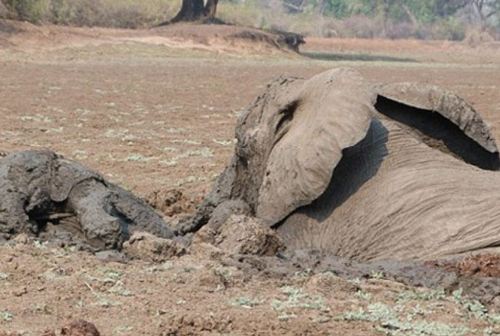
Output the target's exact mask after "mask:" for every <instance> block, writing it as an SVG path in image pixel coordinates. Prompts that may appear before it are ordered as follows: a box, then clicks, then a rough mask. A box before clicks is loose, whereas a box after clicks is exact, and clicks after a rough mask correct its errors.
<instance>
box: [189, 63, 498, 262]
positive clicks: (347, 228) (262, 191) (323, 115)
mask: <svg viewBox="0 0 500 336" xmlns="http://www.w3.org/2000/svg"><path fill="white" fill-rule="evenodd" d="M236 139H237V143H236V145H235V150H234V155H233V157H232V159H231V161H230V163H229V164H228V166H227V167H226V168H225V170H224V172H223V173H222V174H221V175H220V176H219V178H218V179H217V181H216V182H215V185H214V187H213V189H212V191H211V192H210V193H209V195H208V196H207V197H206V198H205V200H204V201H203V203H202V204H201V205H200V207H199V208H198V212H197V213H196V214H195V215H194V216H193V217H192V218H191V219H190V220H189V221H187V222H185V223H184V225H183V227H182V229H181V233H186V232H195V231H197V230H199V229H200V228H201V227H203V226H205V225H210V224H207V223H211V222H214V220H213V214H215V213H225V212H227V211H217V209H219V208H223V207H229V208H230V207H231V204H234V203H235V202H239V204H241V203H245V204H247V205H248V207H249V211H250V213H251V215H252V216H255V217H257V218H258V219H259V220H260V221H261V222H263V223H265V224H264V225H266V226H268V227H270V228H273V229H274V230H276V231H277V233H278V234H279V236H280V237H281V239H283V241H284V243H285V245H286V246H287V248H288V249H293V250H300V249H309V250H319V251H322V252H325V253H330V254H332V255H336V256H339V257H346V258H350V259H354V260H358V261H370V260H382V259H398V260H426V259H432V258H442V257H447V256H453V255H460V254H463V253H467V252H472V251H482V250H485V249H489V248H495V247H497V246H500V205H499V204H500V189H499V188H498V187H499V186H500V173H499V172H498V169H499V168H500V159H499V154H498V147H497V145H496V141H495V138H494V136H493V134H492V132H491V130H490V128H489V126H488V125H487V124H486V122H485V121H484V120H483V119H482V118H481V116H480V115H479V114H478V113H477V111H475V110H474V108H473V107H472V106H471V105H470V104H468V103H467V102H466V101H465V100H463V99H462V98H460V97H459V96H458V95H456V94H454V93H452V92H450V91H447V90H444V89H441V88H439V87H436V86H432V85H426V84H416V83H396V84H385V85H381V84H373V83H371V82H369V81H367V80H366V79H364V78H363V77H362V76H361V74H360V73H358V72H357V71H356V70H353V69H349V68H338V69H333V70H329V71H326V72H324V73H320V74H318V75H316V76H314V77H312V78H310V79H302V78H294V77H292V78H284V77H280V78H278V79H276V80H274V81H272V82H271V83H270V84H268V86H267V88H266V90H265V92H264V93H263V94H262V95H260V96H259V97H258V98H257V99H256V100H255V101H254V102H253V103H252V104H251V105H250V106H249V108H247V109H246V111H245V112H244V113H243V114H242V115H241V116H240V118H239V120H238V122H237V126H236ZM240 207H241V206H240ZM215 222H217V220H216V221H215ZM219 222H220V220H219Z"/></svg>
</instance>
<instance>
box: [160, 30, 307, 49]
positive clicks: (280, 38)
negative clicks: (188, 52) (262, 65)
mask: <svg viewBox="0 0 500 336" xmlns="http://www.w3.org/2000/svg"><path fill="white" fill-rule="evenodd" d="M152 31H154V32H155V33H157V34H158V35H159V36H162V37H168V38H172V39H175V40H187V41H191V42H193V43H195V44H201V45H205V46H213V47H219V48H222V49H227V48H229V49H231V50H233V51H234V50H241V51H245V50H246V51H252V50H253V51H264V52H273V51H275V52H276V51H295V52H298V50H299V46H300V45H301V44H304V43H305V40H304V37H303V36H301V35H299V34H295V33H290V32H282V31H269V32H267V31H263V30H259V29H254V28H249V27H240V26H234V25H223V24H219V25H201V24H190V23H176V24H172V25H167V26H163V27H159V28H155V29H153V30H152Z"/></svg>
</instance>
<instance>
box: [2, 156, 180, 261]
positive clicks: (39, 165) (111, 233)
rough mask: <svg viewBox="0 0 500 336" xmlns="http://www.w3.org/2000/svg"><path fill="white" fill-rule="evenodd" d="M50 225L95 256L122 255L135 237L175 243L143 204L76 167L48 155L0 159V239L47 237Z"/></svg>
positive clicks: (85, 169) (151, 211)
mask: <svg viewBox="0 0 500 336" xmlns="http://www.w3.org/2000/svg"><path fill="white" fill-rule="evenodd" d="M49 223H52V224H55V225H53V231H54V232H53V233H54V235H55V236H56V237H57V236H58V235H61V234H63V232H65V233H66V236H67V234H69V235H70V238H71V239H70V241H76V242H78V243H83V246H85V247H88V248H90V249H91V250H94V251H99V250H107V249H120V248H121V246H122V244H123V242H124V241H126V240H127V239H129V237H130V236H131V235H132V233H133V232H134V231H145V232H149V233H152V234H154V235H157V236H159V237H164V238H172V237H174V232H173V231H172V229H170V228H169V226H168V225H167V224H166V223H165V222H164V220H163V219H162V218H161V216H160V215H158V214H157V213H156V212H155V211H154V210H153V209H152V208H150V207H149V206H148V205H147V204H146V203H145V202H144V201H142V200H140V199H138V198H137V197H135V196H134V195H132V194H131V193H130V192H128V191H126V190H124V189H122V188H120V187H118V186H116V185H114V184H112V183H110V182H108V181H106V180H104V178H103V177H102V176H100V175H99V174H98V173H96V172H94V171H92V170H90V169H88V168H86V167H84V166H82V165H81V164H79V163H77V162H74V161H71V160H68V159H65V158H64V157H62V156H60V155H57V154H55V153H54V152H51V151H49V150H29V151H23V152H17V153H12V154H10V155H7V156H5V157H3V158H0V238H1V236H4V237H7V238H9V237H10V236H13V235H15V234H18V233H27V234H35V235H40V234H46V231H47V230H46V229H47V226H48V225H49Z"/></svg>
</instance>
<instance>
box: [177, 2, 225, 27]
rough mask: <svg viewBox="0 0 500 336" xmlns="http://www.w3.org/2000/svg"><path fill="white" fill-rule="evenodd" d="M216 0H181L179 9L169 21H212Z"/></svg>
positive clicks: (215, 9) (215, 10)
mask: <svg viewBox="0 0 500 336" xmlns="http://www.w3.org/2000/svg"><path fill="white" fill-rule="evenodd" d="M217 4H218V0H207V2H206V3H204V1H203V0H182V4H181V9H180V10H179V12H178V13H177V15H176V16H175V17H174V18H173V19H172V20H170V23H175V22H180V21H214V20H215V14H216V12H217Z"/></svg>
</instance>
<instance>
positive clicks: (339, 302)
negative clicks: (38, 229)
mask: <svg viewBox="0 0 500 336" xmlns="http://www.w3.org/2000/svg"><path fill="white" fill-rule="evenodd" d="M367 43H368V42H367ZM370 43H371V44H370V48H371V49H370V50H364V49H363V50H358V49H356V48H358V47H359V45H358V44H356V43H354V42H353V44H354V45H353V46H350V45H349V43H347V42H345V41H342V42H338V44H335V41H333V42H328V41H326V42H325V41H321V43H319V42H318V41H311V43H310V45H309V47H308V48H312V49H314V48H318V49H322V50H324V51H330V52H332V51H336V49H335V48H336V46H338V45H341V47H342V48H343V50H344V52H347V53H357V52H359V53H367V52H368V53H371V52H377V53H378V54H386V55H387V54H389V55H391V56H394V49H393V48H392V47H391V46H389V47H390V50H389V49H388V48H389V47H388V46H387V43H385V42H380V41H379V42H377V41H375V42H370ZM395 45H397V44H395ZM417 47H418V45H417ZM349 48H351V49H349ZM377 48H379V49H377ZM417 49H418V48H416V46H415V44H414V42H405V41H403V42H399V47H398V49H397V50H398V55H396V56H400V57H402V58H407V57H412V58H416V59H417V60H418V61H419V62H413V63H402V62H397V61H394V60H393V61H390V62H381V61H376V62H370V61H363V62H355V61H344V62H324V61H317V60H310V59H300V58H291V57H288V56H283V57H278V56H276V55H273V56H269V57H267V56H255V55H253V56H252V55H234V54H233V55H228V54H224V53H215V52H205V51H193V50H187V49H186V50H173V49H169V48H167V47H163V46H158V45H148V44H140V43H123V44H109V45H108V44H101V45H97V46H91V45H88V46H80V47H72V48H63V49H58V50H56V51H51V50H37V51H33V50H14V49H4V50H0V74H1V76H0V97H1V103H0V123H1V125H2V128H1V130H0V141H1V147H0V152H11V151H15V150H22V149H33V148H50V149H52V150H54V151H56V152H58V153H61V154H63V155H65V156H66V157H68V158H72V159H76V160H79V161H81V162H83V163H84V164H86V165H87V166H89V167H91V168H93V169H95V170H97V171H100V172H102V173H103V174H104V175H105V176H106V177H107V178H109V179H110V180H112V181H113V182H116V183H118V184H120V185H123V186H124V187H126V188H127V189H129V190H131V191H133V192H135V193H136V194H138V195H141V196H147V195H149V194H151V193H154V192H161V191H164V190H169V189H172V188H174V189H179V190H182V192H183V194H184V195H185V199H184V200H183V202H185V204H182V205H180V210H179V211H181V212H182V211H190V210H192V208H193V204H196V203H198V202H199V200H200V199H201V198H202V196H203V195H204V193H205V192H206V191H207V190H208V189H209V187H210V184H211V182H212V181H213V179H214V177H215V176H216V175H217V174H218V173H219V172H220V171H221V170H222V168H223V167H224V165H225V164H226V161H227V160H228V159H229V157H230V156H231V154H232V146H233V133H234V125H235V121H236V118H237V115H238V113H239V111H241V110H242V109H243V108H244V107H245V106H246V105H247V104H248V103H250V101H251V100H252V99H253V98H254V97H255V96H256V95H257V94H258V93H259V92H261V91H262V89H263V88H264V86H265V84H266V83H267V82H268V81H269V80H270V79H272V78H274V77H276V76H278V75H281V74H287V75H296V76H311V75H313V74H315V73H319V72H321V71H323V70H325V69H327V68H330V67H334V66H338V65H346V64H347V65H349V66H353V67H356V68H357V69H359V70H360V71H361V72H362V74H363V75H364V76H366V77H367V78H369V79H372V80H377V81H384V82H395V81H405V80H411V81H421V82H428V83H433V84H438V85H442V86H445V87H447V88H449V89H451V90H454V91H456V92H458V93H459V94H460V95H462V96H463V97H464V98H466V99H468V100H469V101H470V102H472V103H473V104H474V106H475V107H476V108H477V109H478V110H479V111H481V113H482V114H483V115H484V116H485V118H486V119H487V121H488V122H490V123H491V124H492V125H493V128H494V129H495V135H496V136H497V138H500V136H499V135H500V133H499V131H498V130H500V128H499V126H500V90H499V89H498V88H499V87H500V58H498V57H496V58H495V57H492V58H491V60H484V59H483V58H484V57H483V58H481V59H479V58H477V57H475V53H476V54H479V53H483V54H484V52H481V50H480V49H468V48H466V47H463V46H454V45H450V44H444V43H442V44H439V43H435V44H424V43H423V42H422V48H421V54H418V53H417V54H415V50H417ZM377 50H378V51H377ZM497 52H498V50H497ZM447 54H452V56H453V57H450V58H447V57H446V55H447ZM436 55H441V56H440V57H438V56H436ZM443 55H444V56H443ZM497 55H498V54H497ZM451 62H453V63H451ZM179 211H174V213H169V214H175V213H176V212H179ZM255 267H256V268H258V267H259V265H258V262H256V265H255ZM80 318H84V319H86V320H89V321H91V322H93V323H94V324H95V325H96V326H97V327H98V329H99V330H100V332H101V334H102V335H168V334H173V335H175V334H179V335H192V334H201V335H218V334H230V335H254V334H261V335H269V334H276V335H306V334H309V335H323V334H324V335H337V334H345V335H384V334H389V335H414V334H415V335H494V334H495V333H496V332H499V331H500V325H499V324H498V323H499V322H500V318H499V316H498V315H497V312H496V310H495V307H494V306H493V307H484V306H483V305H481V304H480V303H478V302H475V301H470V300H468V299H467V298H466V297H464V296H462V294H461V292H460V290H457V291H455V292H453V293H443V292H442V291H440V290H436V289H433V290H430V289H423V288H411V287H408V286H405V285H403V284H400V283H397V282H393V281H389V280H386V279H384V275H383V274H377V273H374V274H372V275H371V276H369V277H367V278H363V279H355V278H354V279H351V280H345V279H340V278H338V277H336V276H335V274H332V273H330V272H324V273H318V274H313V273H311V272H307V271H299V270H297V272H291V273H290V272H288V273H286V272H285V271H283V270H279V269H274V270H273V271H266V272H254V273H248V272H245V271H244V270H242V269H240V268H238V266H237V265H236V264H233V263H231V262H230V261H229V259H228V258H226V257H225V256H224V255H219V254H218V253H214V252H213V251H211V250H202V251H198V252H197V253H194V254H192V255H185V256H182V257H177V258H173V259H172V260H169V261H167V262H164V263H150V262H147V261H141V260H134V261H127V262H125V263H123V262H118V261H104V260H102V259H99V258H96V257H95V256H93V255H91V254H88V253H86V252H81V251H73V250H71V249H68V248H64V247H58V246H50V245H45V244H42V243H39V242H34V241H22V240H19V241H17V242H13V243H12V244H9V245H3V246H0V331H5V332H6V333H10V332H12V333H14V332H16V333H20V334H23V335H41V334H42V333H43V331H44V330H46V329H51V330H57V329H58V328H59V329H60V327H61V326H62V325H64V324H66V323H67V322H68V321H72V320H75V319H80ZM0 334H1V332H0Z"/></svg>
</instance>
